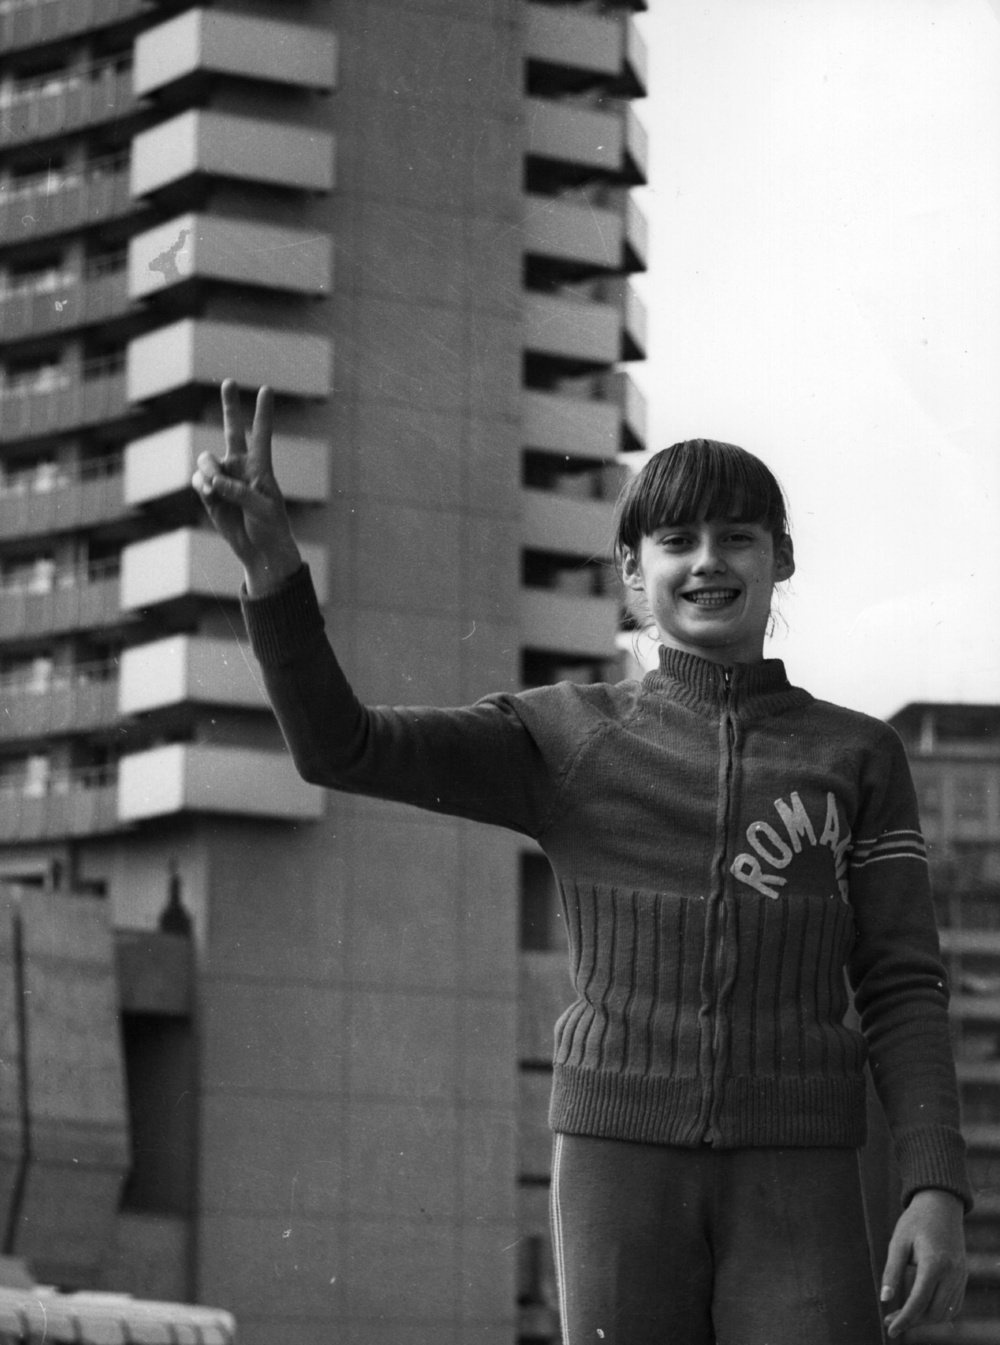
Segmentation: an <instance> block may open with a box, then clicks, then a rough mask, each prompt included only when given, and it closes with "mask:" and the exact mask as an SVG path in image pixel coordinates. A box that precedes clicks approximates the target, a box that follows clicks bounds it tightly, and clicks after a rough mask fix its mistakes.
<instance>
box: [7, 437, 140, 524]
mask: <svg viewBox="0 0 1000 1345" xmlns="http://www.w3.org/2000/svg"><path fill="white" fill-rule="evenodd" d="M125 513H126V509H125V504H124V501H123V498H122V464H121V459H120V458H102V459H101V460H100V461H99V462H94V463H86V464H83V465H82V466H80V467H79V468H76V469H72V470H70V469H63V468H61V467H59V466H58V465H56V464H54V463H49V462H46V463H42V464H40V465H39V466H38V467H36V468H34V469H33V470H29V471H24V472H19V473H17V474H15V475H13V476H8V477H6V478H4V479H3V481H2V482H0V541H10V540H13V539H14V538H22V537H41V536H46V535H49V534H53V533H58V532H68V531H71V530H73V529H76V528H90V527H93V526H94V525H95V524H98V523H108V522H110V521H111V520H113V519H117V518H121V517H123V516H124V514H125Z"/></svg>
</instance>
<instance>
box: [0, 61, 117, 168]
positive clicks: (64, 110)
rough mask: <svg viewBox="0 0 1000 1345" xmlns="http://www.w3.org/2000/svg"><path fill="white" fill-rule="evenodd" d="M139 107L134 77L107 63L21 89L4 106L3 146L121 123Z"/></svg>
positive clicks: (0, 119) (0, 122)
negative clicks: (133, 81) (110, 122)
mask: <svg viewBox="0 0 1000 1345" xmlns="http://www.w3.org/2000/svg"><path fill="white" fill-rule="evenodd" d="M137 105H138V103H137V99H136V96H135V94H134V93H133V91H132V72H131V70H129V69H122V68H120V66H119V65H118V64H117V63H112V62H110V61H106V62H103V63H101V64H100V65H97V66H94V67H91V69H89V70H82V71H71V72H68V73H67V74H66V75H65V76H64V77H62V78H60V79H58V80H49V81H46V82H44V83H42V82H39V83H37V84H34V85H32V86H31V87H29V88H25V89H20V90H17V91H16V92H15V93H14V94H13V96H12V97H10V98H8V99H7V101H6V105H4V104H0V147H7V146H11V145H21V144H25V143H26V142H28V141H32V140H43V139H46V138H48V137H50V136H57V135H65V134H66V133H67V132H71V131H80V130H84V129H85V128H87V127H88V126H99V125H101V124H102V123H104V122H108V121H118V120H120V119H121V118H122V117H124V116H127V115H128V114H129V113H130V112H132V111H134V110H135V108H136V106H137Z"/></svg>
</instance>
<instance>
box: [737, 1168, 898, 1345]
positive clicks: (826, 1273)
mask: <svg viewBox="0 0 1000 1345" xmlns="http://www.w3.org/2000/svg"><path fill="white" fill-rule="evenodd" d="M717 1157H718V1158H719V1159H720V1160H722V1161H721V1162H720V1165H719V1168H718V1172H717V1181H718V1180H719V1179H720V1178H721V1179H722V1180H721V1181H720V1182H719V1185H718V1186H717V1188H716V1197H715V1211H714V1221H713V1226H714V1229H715V1233H714V1247H715V1253H716V1266H715V1290H714V1300H713V1317H714V1321H715V1329H716V1333H717V1341H718V1345H803V1342H806V1341H808V1342H809V1345H881V1342H882V1339H883V1336H882V1325H881V1312H880V1309H879V1304H878V1297H877V1290H876V1287H875V1282H874V1278H873V1275H872V1267H871V1260H870V1257H869V1250H868V1236H867V1228H866V1224H865V1216H864V1207H863V1203H862V1195H861V1179H860V1173H859V1168H858V1156H857V1154H856V1153H855V1151H854V1150H853V1149H740V1150H733V1151H731V1152H729V1153H719V1154H718V1155H717Z"/></svg>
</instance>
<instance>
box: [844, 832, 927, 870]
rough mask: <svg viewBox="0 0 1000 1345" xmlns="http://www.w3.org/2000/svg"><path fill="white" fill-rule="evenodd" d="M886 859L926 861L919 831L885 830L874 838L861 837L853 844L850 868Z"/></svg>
mask: <svg viewBox="0 0 1000 1345" xmlns="http://www.w3.org/2000/svg"><path fill="white" fill-rule="evenodd" d="M886 859H916V860H918V861H920V862H922V863H924V864H926V863H927V846H926V843H925V842H924V838H923V836H922V835H921V834H920V832H919V831H886V832H883V833H882V835H881V836H877V837H875V838H874V839H866V838H863V839H861V840H859V841H857V842H856V843H855V845H854V848H853V851H852V854H851V860H850V864H851V868H852V869H863V868H864V867H865V865H866V864H878V863H879V862H881V861H882V860H886Z"/></svg>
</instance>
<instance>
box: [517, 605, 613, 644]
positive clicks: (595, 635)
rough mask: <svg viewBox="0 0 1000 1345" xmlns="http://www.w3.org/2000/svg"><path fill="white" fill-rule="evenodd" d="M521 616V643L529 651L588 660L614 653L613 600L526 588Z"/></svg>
mask: <svg viewBox="0 0 1000 1345" xmlns="http://www.w3.org/2000/svg"><path fill="white" fill-rule="evenodd" d="M520 616H521V620H520V633H521V643H522V644H523V645H524V646H525V647H526V648H529V649H541V650H547V651H549V652H551V653H558V654H570V655H579V656H581V657H583V656H586V657H589V658H611V657H613V656H614V654H615V651H616V645H615V635H616V632H617V630H618V602H617V600H616V599H614V598H599V597H577V596H573V595H571V594H567V593H557V592H554V591H549V590H545V589H523V590H522V591H521V601H520Z"/></svg>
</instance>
